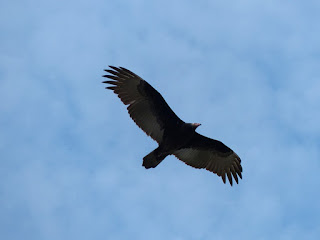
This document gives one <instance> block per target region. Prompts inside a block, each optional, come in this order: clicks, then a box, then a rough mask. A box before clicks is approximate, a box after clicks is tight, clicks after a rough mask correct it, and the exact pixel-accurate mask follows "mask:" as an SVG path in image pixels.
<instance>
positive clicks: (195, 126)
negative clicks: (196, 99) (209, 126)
mask: <svg viewBox="0 0 320 240" xmlns="http://www.w3.org/2000/svg"><path fill="white" fill-rule="evenodd" d="M200 125H201V123H191V126H192V128H193V129H194V130H196V128H197V127H199V126H200Z"/></svg>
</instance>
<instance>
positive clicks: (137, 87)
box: [103, 66, 242, 186]
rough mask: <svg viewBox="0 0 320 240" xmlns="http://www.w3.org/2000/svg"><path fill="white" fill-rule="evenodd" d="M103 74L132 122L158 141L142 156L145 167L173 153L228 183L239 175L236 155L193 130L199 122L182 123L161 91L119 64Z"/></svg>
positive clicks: (217, 142) (236, 179)
mask: <svg viewBox="0 0 320 240" xmlns="http://www.w3.org/2000/svg"><path fill="white" fill-rule="evenodd" d="M109 67H110V68H111V69H106V70H105V71H106V72H108V73H109V74H107V75H103V77H106V78H109V79H110V80H108V81H104V82H103V83H107V84H110V85H109V86H108V87H106V88H107V89H110V90H113V92H114V93H116V94H117V95H118V97H119V98H120V99H121V101H122V102H123V103H124V104H125V105H128V107H127V109H128V112H129V115H130V117H131V118H132V119H133V121H134V122H135V123H136V124H137V125H138V126H139V127H140V128H141V129H142V130H143V131H144V132H145V133H146V134H147V135H148V136H150V137H151V138H153V139H154V140H155V141H157V143H158V144H159V146H158V148H156V149H155V150H153V151H152V152H151V153H149V154H148V155H147V156H145V157H144V158H143V164H142V165H143V166H144V167H145V168H155V167H156V166H157V165H158V164H159V163H160V162H161V161H162V160H163V159H164V158H165V157H167V156H168V155H174V156H176V157H177V158H178V159H180V160H181V161H183V162H184V163H186V164H188V165H189V166H192V167H195V168H205V169H207V170H208V171H210V172H213V173H216V174H217V175H218V176H220V177H221V178H222V180H223V182H224V183H226V177H227V178H228V180H229V182H230V184H231V186H232V180H233V179H234V180H235V181H236V183H238V177H240V178H242V174H241V172H242V166H241V159H240V158H239V156H238V155H237V154H236V153H235V152H234V151H232V150H231V149H230V148H228V147H227V146H226V145H224V144H223V143H222V142H220V141H217V140H214V139H211V138H208V137H205V136H202V135H201V134H199V133H197V132H196V131H195V130H196V128H197V127H199V126H200V124H199V123H185V122H184V121H182V120H181V119H180V118H179V117H178V116H177V115H176V114H175V113H174V112H173V111H172V109H171V108H170V107H169V105H168V104H167V103H166V101H165V100H164V98H163V97H162V96H161V94H160V93H159V92H158V91H157V90H155V89H154V88H153V87H152V86H151V85H150V84H149V83H147V82H146V81H145V80H143V79H142V78H141V77H139V76H138V75H136V74H135V73H133V72H131V71H130V70H128V69H126V68H123V67H113V66H109Z"/></svg>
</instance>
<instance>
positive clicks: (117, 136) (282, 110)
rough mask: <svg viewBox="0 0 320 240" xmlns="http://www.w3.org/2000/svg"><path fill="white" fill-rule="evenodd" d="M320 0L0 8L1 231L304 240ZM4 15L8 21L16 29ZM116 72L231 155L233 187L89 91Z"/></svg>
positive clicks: (309, 234) (33, 235) (313, 230)
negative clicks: (164, 153) (238, 173)
mask: <svg viewBox="0 0 320 240" xmlns="http://www.w3.org/2000/svg"><path fill="white" fill-rule="evenodd" d="M319 8H320V5H319V3H318V2H316V1H309V2H308V3H287V2H279V1H271V2H265V3H259V2H256V1H251V0H247V1H241V2H239V3H237V2H233V3H230V2H219V1H198V2H197V3H194V2H192V1H187V2H186V1H184V2H182V1H173V2H169V1H167V2H166V1H155V2H152V3H151V2H148V1H125V0H123V1H117V2H110V1H107V2H104V1H91V2H90V3H89V2H74V1H68V2H62V1H52V2H51V1H49V2H48V1H47V2H41V1H26V2H24V3H19V4H17V3H14V2H6V3H1V8H0V20H1V21H0V22H1V24H0V30H1V32H2V37H1V40H0V43H1V44H0V114H1V118H0V130H1V136H0V182H1V183H0V196H1V197H0V206H1V207H0V211H1V213H2V214H1V217H0V222H1V227H0V235H1V236H3V238H6V239H21V238H24V239H70V238H72V239H88V238H95V239H105V238H106V237H107V238H110V239H126V238H134V239H212V238H213V237H214V238H215V239H226V238H227V239H230V238H235V237H238V238H243V239H270V238H276V239H301V238H303V239H316V238H317V237H318V236H319V234H320V229H319V220H320V219H319V216H320V208H319V206H318V204H317V201H315V199H318V198H319V191H318V188H319V187H318V182H319V174H318V172H319V170H320V164H319V161H318V159H319V155H320V154H319V136H320V129H319V124H318V122H319V114H318V109H319V108H320V106H319V103H320V101H319V100H320V99H319V98H320V94H319V87H320V86H319V71H318V68H319V67H318V66H319V61H320V57H319V56H320V55H319V53H320V47H319V44H318V42H319V40H320V35H319V32H318V31H317V30H316V26H317V24H316V23H317V22H319V20H320V19H319V14H318V10H319ZM13 16H14V17H13ZM107 65H116V66H117V65H120V66H124V67H127V68H129V69H131V70H132V71H134V72H136V73H137V74H138V75H140V76H141V77H143V78H145V79H146V80H147V81H148V82H149V83H150V84H152V85H153V86H154V87H155V88H156V89H157V90H159V91H160V93H162V95H163V96H164V97H165V99H166V100H167V102H168V103H169V105H170V106H172V108H173V109H174V110H175V112H176V113H177V114H178V115H179V116H180V117H181V118H182V119H183V120H185V121H188V122H201V123H202V126H201V127H200V128H199V132H201V133H202V134H205V135H207V136H209V137H212V138H215V139H219V140H222V141H223V142H224V143H226V144H227V145H228V146H230V147H232V149H234V150H235V151H236V152H237V153H238V154H239V155H240V157H241V158H242V161H243V167H244V173H243V176H244V179H243V180H242V181H241V182H240V184H239V185H237V186H234V187H232V188H231V187H229V186H227V185H224V184H223V183H222V181H221V180H220V179H219V178H218V177H216V176H214V175H213V174H211V173H209V172H207V171H204V170H196V169H192V168H190V167H188V166H187V165H185V164H184V163H182V162H180V161H178V160H177V159H175V158H174V157H168V158H167V159H166V160H165V161H164V162H163V163H161V164H160V165H159V166H158V167H157V168H156V169H152V170H145V169H144V168H143V167H142V166H141V164H142V158H143V157H144V156H145V155H146V154H147V153H149V152H150V151H152V150H153V149H154V148H155V147H156V144H155V142H153V141H152V140H151V139H149V138H148V137H146V136H145V134H144V133H143V132H142V131H140V129H139V128H138V127H136V126H135V124H134V123H133V121H132V120H131V119H130V118H129V116H128V114H127V112H126V109H125V106H123V104H122V103H121V102H120V101H119V100H118V99H117V97H116V96H115V95H114V94H112V92H110V91H107V90H104V86H103V85H102V84H101V81H102V79H101V75H102V74H103V71H102V69H103V68H106V67H107Z"/></svg>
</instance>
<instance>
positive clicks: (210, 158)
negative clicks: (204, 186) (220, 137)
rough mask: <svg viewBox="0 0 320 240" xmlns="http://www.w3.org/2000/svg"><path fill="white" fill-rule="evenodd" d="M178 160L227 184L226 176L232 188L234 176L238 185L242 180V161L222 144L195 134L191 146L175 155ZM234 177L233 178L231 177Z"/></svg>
mask: <svg viewBox="0 0 320 240" xmlns="http://www.w3.org/2000/svg"><path fill="white" fill-rule="evenodd" d="M173 154H174V155H175V156H176V157H177V158H178V159H180V160H181V161H183V162H185V163H186V164H188V165H189V166H192V167H195V168H205V169H207V170H208V171H210V172H213V173H216V174H217V175H218V176H220V177H221V178H222V180H223V182H224V183H226V175H227V177H228V179H229V182H230V184H231V186H232V176H233V178H234V179H235V181H236V182H237V183H238V176H239V177H240V178H242V174H241V172H242V166H241V159H240V158H239V156H238V155H237V154H236V153H235V152H233V151H232V150H231V149H230V148H228V147H227V146H226V145H224V144H223V143H222V142H220V141H217V140H213V139H210V138H207V137H205V136H202V135H200V134H198V133H196V134H195V136H194V137H193V139H192V141H191V142H190V144H188V145H187V146H186V147H184V148H182V149H179V150H177V151H175V152H174V153H173ZM231 175H232V176H231Z"/></svg>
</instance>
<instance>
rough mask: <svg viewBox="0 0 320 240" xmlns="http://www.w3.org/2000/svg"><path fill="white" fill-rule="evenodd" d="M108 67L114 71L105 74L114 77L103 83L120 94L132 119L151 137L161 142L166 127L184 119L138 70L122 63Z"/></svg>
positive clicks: (109, 70) (110, 70)
mask: <svg viewBox="0 0 320 240" xmlns="http://www.w3.org/2000/svg"><path fill="white" fill-rule="evenodd" d="M109 67H110V68H111V69H108V70H105V71H106V72H108V73H111V74H112V75H104V76H103V77H106V78H109V79H111V80H110V81H104V82H103V83H108V84H111V85H112V86H108V87H106V88H107V89H111V90H113V91H114V93H116V94H117V95H118V97H119V98H120V99H121V101H122V102H123V103H124V104H125V105H129V106H128V107H127V109H128V112H129V115H130V117H131V118H132V119H133V121H134V122H135V123H136V124H137V125H138V126H139V127H140V128H141V129H142V130H143V131H144V132H145V133H146V134H147V135H148V136H150V137H152V138H153V139H154V140H155V141H157V142H158V143H160V142H161V141H162V138H163V132H164V129H165V128H166V127H167V126H168V125H170V124H171V123H177V122H179V121H180V122H182V120H180V118H178V116H177V115H176V114H175V113H174V112H173V111H172V109H171V108H170V107H169V105H168V104H167V103H166V101H165V100H164V99H163V97H162V96H161V94H160V93H159V92H158V91H157V90H155V89H154V88H153V87H152V86H151V85H150V84H149V83H147V82H146V81H145V80H143V79H142V78H141V77H139V76H138V75H136V74H135V73H133V72H131V71H129V70H128V69H125V68H123V67H113V66H109Z"/></svg>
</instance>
